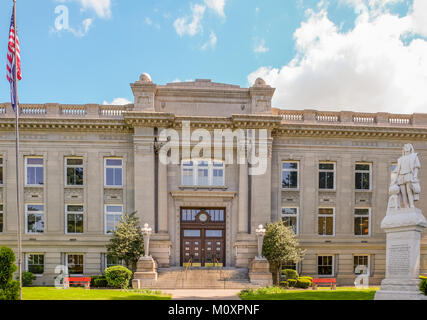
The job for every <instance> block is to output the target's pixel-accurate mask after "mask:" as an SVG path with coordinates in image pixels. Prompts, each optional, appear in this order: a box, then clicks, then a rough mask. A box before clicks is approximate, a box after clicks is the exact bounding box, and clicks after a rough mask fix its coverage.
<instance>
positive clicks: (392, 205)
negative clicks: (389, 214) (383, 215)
mask: <svg viewBox="0 0 427 320" xmlns="http://www.w3.org/2000/svg"><path fill="white" fill-rule="evenodd" d="M388 193H389V195H390V198H389V199H388V207H387V208H388V210H390V209H400V201H401V200H400V187H399V185H398V184H397V174H396V171H393V172H392V174H391V183H390V188H389V189H388Z"/></svg>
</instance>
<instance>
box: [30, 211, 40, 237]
mask: <svg viewBox="0 0 427 320" xmlns="http://www.w3.org/2000/svg"><path fill="white" fill-rule="evenodd" d="M43 231H44V219H43V215H42V214H32V213H30V214H28V216H27V232H28V233H43Z"/></svg>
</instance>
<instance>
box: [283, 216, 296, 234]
mask: <svg viewBox="0 0 427 320" xmlns="http://www.w3.org/2000/svg"><path fill="white" fill-rule="evenodd" d="M282 220H283V222H284V223H285V226H287V227H292V230H293V231H294V233H295V234H296V233H297V217H283V218H282Z"/></svg>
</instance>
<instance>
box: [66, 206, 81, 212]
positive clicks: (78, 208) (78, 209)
mask: <svg viewBox="0 0 427 320" xmlns="http://www.w3.org/2000/svg"><path fill="white" fill-rule="evenodd" d="M67 211H70V212H83V206H67Z"/></svg>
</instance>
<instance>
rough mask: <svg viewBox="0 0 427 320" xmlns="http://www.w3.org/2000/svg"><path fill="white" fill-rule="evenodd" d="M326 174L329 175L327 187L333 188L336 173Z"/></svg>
mask: <svg viewBox="0 0 427 320" xmlns="http://www.w3.org/2000/svg"><path fill="white" fill-rule="evenodd" d="M326 176H327V178H326V179H327V184H326V188H327V189H333V188H334V173H333V172H327V173H326Z"/></svg>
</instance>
